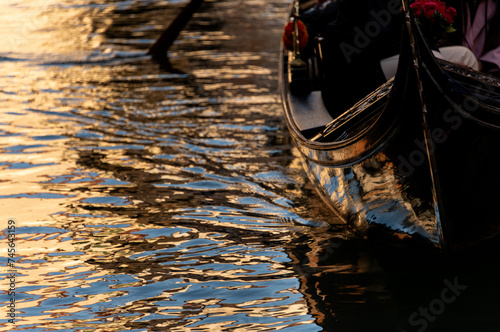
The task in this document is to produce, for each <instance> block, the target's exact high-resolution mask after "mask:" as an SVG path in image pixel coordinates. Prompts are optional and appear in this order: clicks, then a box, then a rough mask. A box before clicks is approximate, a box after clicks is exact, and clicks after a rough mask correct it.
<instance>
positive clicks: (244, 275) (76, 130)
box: [0, 0, 318, 331]
mask: <svg viewBox="0 0 500 332" xmlns="http://www.w3.org/2000/svg"><path fill="white" fill-rule="evenodd" d="M238 5H239V6H240V7H244V8H245V10H246V13H247V14H248V15H245V19H244V20H243V21H241V20H240V21H237V20H236V21H234V20H235V18H236V17H237V16H238V15H240V14H239V13H238V12H235V11H234V3H232V2H220V3H212V2H206V7H205V8H204V9H202V10H201V11H200V13H199V14H197V16H195V19H194V20H193V22H194V23H193V24H195V25H194V26H195V27H196V24H199V29H200V30H197V29H196V28H191V29H189V28H188V29H186V30H185V31H184V32H183V33H182V35H181V37H180V39H179V42H178V44H177V46H175V47H174V48H173V49H172V53H171V62H172V64H173V65H174V66H175V67H176V68H181V69H180V70H179V69H176V70H171V71H167V72H161V71H160V70H159V67H158V64H156V63H154V62H152V61H151V60H150V59H149V58H148V57H146V56H145V55H144V54H145V51H146V48H147V46H148V45H149V44H150V43H151V42H152V40H154V38H156V36H157V35H158V33H159V32H160V29H161V27H162V24H163V20H162V19H160V18H159V17H163V18H164V17H165V16H166V17H169V15H170V17H171V15H172V13H174V12H175V11H176V10H178V8H174V9H175V10H174V11H172V8H173V7H172V5H171V4H168V3H167V2H164V1H148V2H137V3H132V2H127V1H113V2H109V3H108V2H106V1H98V2H86V1H83V0H82V1H78V2H74V1H73V2H70V1H64V2H61V1H36V0H31V1H23V2H20V1H17V2H16V1H13V2H8V3H5V2H2V3H1V4H0V13H3V14H0V17H1V18H2V20H0V22H1V23H0V36H2V37H0V38H3V39H2V40H0V68H1V72H2V74H1V75H0V76H1V83H0V101H1V104H0V134H1V135H2V140H1V141H0V179H1V180H0V181H1V182H0V190H1V194H0V210H1V211H2V216H6V217H2V218H4V220H3V221H2V220H0V222H1V223H4V222H5V218H14V219H15V220H16V223H17V227H18V228H17V233H16V248H17V249H18V250H17V253H16V258H17V262H16V268H17V270H18V273H19V275H18V278H17V285H16V287H17V294H18V297H17V298H16V300H17V302H16V303H17V308H18V317H19V321H18V322H17V324H16V328H17V329H28V328H30V327H38V328H44V329H46V330H56V329H68V330H80V329H84V328H93V327H96V326H98V328H97V329H96V330H99V331H121V330H145V329H146V328H153V329H155V330H169V331H176V330H177V331H182V330H190V329H193V328H195V329H200V330H203V329H206V330H222V329H228V328H229V329H231V330H234V331H238V330H248V329H255V330H262V329H269V328H272V327H276V326H280V327H286V326H299V325H304V326H308V325H310V326H311V327H312V329H313V330H318V328H317V327H316V326H315V324H314V319H313V317H311V316H310V315H309V313H308V306H307V303H306V301H305V299H304V298H303V296H302V295H301V293H300V292H299V287H300V286H299V283H298V281H297V279H296V277H295V275H294V271H293V269H291V268H290V266H289V265H288V263H289V262H290V259H289V258H288V256H287V253H286V251H285V249H284V246H285V244H286V243H288V242H290V241H292V240H293V232H294V231H295V230H296V229H295V228H294V227H291V226H290V225H289V224H287V223H283V222H282V221H283V220H285V221H286V220H296V221H302V222H307V221H305V220H302V219H301V218H300V217H299V216H298V215H297V214H295V213H294V211H293V209H291V201H290V199H289V198H288V196H287V195H288V194H287V192H288V190H289V191H290V192H293V193H295V194H293V195H300V189H299V188H300V184H301V183H303V182H304V181H305V180H304V179H301V178H299V179H297V181H298V183H299V184H298V185H295V184H294V181H295V180H293V179H290V178H287V176H286V175H285V174H283V170H282V169H281V166H280V165H281V164H286V163H287V162H288V161H287V159H289V158H288V157H287V156H284V155H283V152H282V151H280V149H282V148H283V147H284V148H288V144H289V143H288V142H286V139H285V141H284V139H283V137H282V136H283V134H282V133H280V132H279V131H278V129H279V125H278V124H279V123H280V122H279V118H278V109H279V104H278V97H277V95H276V92H275V85H274V84H275V76H276V69H275V68H276V59H275V58H273V57H274V56H275V55H274V54H275V51H277V43H278V41H279V40H278V39H271V38H267V37H268V33H269V31H267V32H266V34H265V35H262V33H260V32H258V33H256V34H255V36H254V35H248V34H247V30H246V29H247V28H248V24H249V21H248V20H250V21H252V22H253V21H254V20H255V22H257V21H258V20H259V16H260V15H261V7H262V6H266V7H268V9H269V10H268V11H266V15H269V16H268V18H267V19H266V21H265V22H266V24H269V29H270V30H272V31H273V33H275V34H276V33H279V31H280V29H281V27H282V23H281V21H280V19H281V17H282V16H281V15H282V14H283V12H284V10H285V9H286V1H282V0H280V1H274V2H271V3H269V2H263V1H253V2H252V1H248V2H246V1H244V2H241V3H239V4H238ZM240 9H242V8H240ZM214 13H215V14H214ZM164 14H166V15H164ZM159 22H162V24H159ZM222 22H223V23H224V24H221V23H222ZM242 22H243V23H244V24H243V25H240V23H242ZM252 24H253V23H252ZM207 28H208V29H207ZM264 37H266V38H264ZM245 40H246V41H245ZM263 44H266V45H272V47H273V48H274V50H273V51H272V52H270V51H269V48H268V47H264V46H263ZM221 47H222V48H221ZM263 47H264V48H263ZM262 50H264V51H262ZM183 70H185V72H184V71H183ZM262 115H265V117H263V116H262ZM273 142H274V143H273ZM269 165H273V166H271V167H269ZM274 167H276V168H277V169H275V168H274ZM286 187H288V188H287V189H285V188H286ZM2 225H3V224H2ZM290 227H291V228H290ZM1 228H3V226H2V227H1ZM5 235H6V234H5V232H4V233H2V236H3V237H2V238H1V240H0V243H5ZM263 241H264V242H263ZM1 287H2V290H4V289H6V288H5V287H6V279H2V280H1ZM2 302H3V300H2ZM4 304H5V302H4ZM3 308H4V307H3V306H2V307H1V309H2V310H3ZM96 324H98V325H96ZM0 326H2V327H3V328H9V329H10V328H11V327H12V326H9V325H8V324H7V322H6V321H5V319H3V317H1V318H0ZM11 330H15V329H11Z"/></svg>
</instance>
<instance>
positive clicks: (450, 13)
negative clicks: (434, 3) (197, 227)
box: [443, 7, 457, 24]
mask: <svg viewBox="0 0 500 332" xmlns="http://www.w3.org/2000/svg"><path fill="white" fill-rule="evenodd" d="M455 16H457V11H456V10H455V8H453V7H448V9H446V12H445V13H444V14H443V18H444V19H445V20H446V22H448V23H450V24H452V23H453V20H454V19H455Z"/></svg>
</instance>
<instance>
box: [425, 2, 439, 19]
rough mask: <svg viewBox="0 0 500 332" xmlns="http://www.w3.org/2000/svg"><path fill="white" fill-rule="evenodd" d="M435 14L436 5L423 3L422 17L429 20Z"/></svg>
mask: <svg viewBox="0 0 500 332" xmlns="http://www.w3.org/2000/svg"><path fill="white" fill-rule="evenodd" d="M435 13H436V3H435V2H434V1H428V2H426V3H424V15H425V17H428V18H431V17H432V16H434V14H435Z"/></svg>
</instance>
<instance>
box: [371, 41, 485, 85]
mask: <svg viewBox="0 0 500 332" xmlns="http://www.w3.org/2000/svg"><path fill="white" fill-rule="evenodd" d="M432 52H433V53H434V56H435V57H436V58H438V59H443V60H446V61H449V62H453V63H455V64H457V65H461V66H464V67H467V68H472V69H474V70H479V62H478V61H477V59H476V57H475V56H474V53H472V51H471V50H469V49H468V48H467V47H465V46H445V47H441V48H439V52H437V51H432ZM398 62H399V54H396V55H394V56H391V57H389V58H386V59H382V60H381V61H380V66H381V67H382V71H383V72H384V75H385V78H386V79H390V78H391V77H393V76H394V75H396V71H397V69H398Z"/></svg>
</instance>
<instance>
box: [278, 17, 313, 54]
mask: <svg viewBox="0 0 500 332" xmlns="http://www.w3.org/2000/svg"><path fill="white" fill-rule="evenodd" d="M297 25H298V28H299V50H300V51H302V50H303V49H304V48H305V47H306V46H307V40H308V39H309V34H308V33H307V29H306V26H305V25H304V23H302V21H300V20H297ZM282 40H283V45H284V46H285V48H286V49H287V50H289V51H293V22H288V23H287V25H286V26H285V31H284V32H283V36H282Z"/></svg>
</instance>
